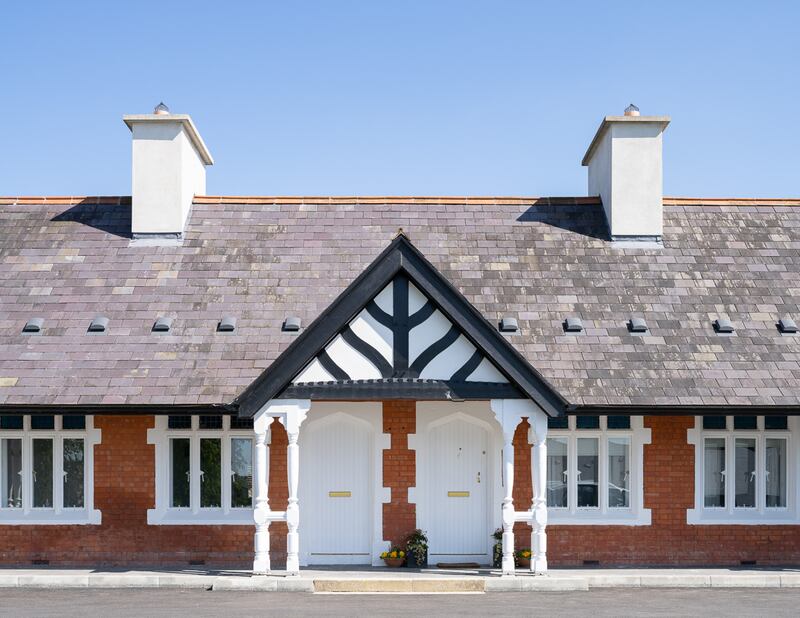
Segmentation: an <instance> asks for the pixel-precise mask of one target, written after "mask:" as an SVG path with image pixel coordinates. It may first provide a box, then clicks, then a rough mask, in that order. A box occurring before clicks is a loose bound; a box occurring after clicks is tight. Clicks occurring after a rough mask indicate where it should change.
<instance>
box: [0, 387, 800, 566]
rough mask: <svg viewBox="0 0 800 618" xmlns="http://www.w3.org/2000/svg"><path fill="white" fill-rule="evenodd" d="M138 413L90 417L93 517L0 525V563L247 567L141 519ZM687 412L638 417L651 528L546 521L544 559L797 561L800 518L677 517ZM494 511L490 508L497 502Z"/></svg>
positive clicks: (398, 497)
mask: <svg viewBox="0 0 800 618" xmlns="http://www.w3.org/2000/svg"><path fill="white" fill-rule="evenodd" d="M415 421H416V414H415V405H414V404H413V403H412V402H385V403H384V406H383V431H384V432H385V433H389V434H390V435H391V448H390V449H389V450H386V451H384V453H383V466H384V486H385V487H389V488H391V490H392V495H391V502H390V503H389V504H385V505H384V506H383V527H384V538H386V539H389V540H391V541H392V542H397V543H399V542H402V540H403V539H404V538H405V537H406V535H407V534H408V533H409V532H410V531H411V530H413V529H414V527H415V516H416V515H415V513H416V510H415V506H414V505H413V504H408V500H407V496H408V488H409V487H410V486H413V485H414V483H415V474H416V472H415V462H414V458H415V453H414V451H410V450H408V434H409V433H415V432H416V422H415ZM153 422H154V421H153V417H149V416H114V417H111V416H100V417H96V418H95V426H96V427H98V428H99V429H101V430H102V443H101V444H100V445H98V446H97V447H96V448H95V508H98V509H100V510H101V511H102V514H103V523H102V525H100V526H0V564H6V565H8V564H17V565H29V564H30V563H31V561H32V560H49V561H50V564H52V565H81V564H83V565H96V566H112V565H126V566H137V565H141V566H159V565H160V566H186V565H187V564H188V563H189V561H195V560H205V562H206V564H207V565H210V566H238V567H245V568H246V567H248V566H249V565H250V564H251V563H252V556H253V554H252V547H253V527H252V526H148V525H147V509H149V508H152V507H153V506H154V490H155V487H154V483H155V480H154V479H155V475H154V465H155V461H154V447H153V446H151V445H149V444H147V429H148V428H150V427H152V426H153ZM692 423H693V419H692V418H689V417H671V418H665V417H662V418H656V417H648V418H646V419H645V426H647V427H650V428H651V429H652V444H650V445H646V446H645V447H644V458H645V476H644V487H645V506H646V507H647V508H649V509H651V515H652V525H651V526H555V525H553V526H549V527H548V546H549V547H548V557H549V560H550V564H551V565H553V566H566V565H581V564H583V561H584V560H598V561H600V563H601V564H604V565H626V564H630V565H636V564H650V565H687V566H688V565H712V564H715V565H738V564H739V563H740V561H742V560H756V561H758V563H759V564H796V563H798V562H800V526H688V525H687V524H686V509H689V508H692V507H693V501H694V471H693V465H692V462H693V461H694V453H693V447H692V446H691V445H689V444H687V443H686V431H687V429H689V427H691V425H692ZM527 429H528V428H527V424H525V423H523V425H521V426H520V427H519V428H518V430H517V433H516V435H515V439H514V443H515V462H516V466H515V468H516V470H515V472H516V474H515V484H514V500H515V503H516V506H517V509H518V510H523V509H525V508H528V506H529V505H530V500H531V485H530V478H531V475H530V465H531V462H530V447H529V446H528V445H527ZM270 454H271V457H270V505H271V506H272V508H274V509H276V510H282V509H284V508H285V506H286V500H287V495H288V489H287V481H286V432H285V431H284V429H283V426H282V425H280V424H279V423H277V422H276V423H274V424H273V425H272V444H271V447H270ZM498 508H499V506H498ZM270 532H271V535H270V537H271V542H272V554H273V562H274V563H275V564H276V565H280V564H282V563H283V562H284V561H285V548H286V527H285V524H282V523H279V524H272V526H271V528H270ZM517 533H518V534H517V546H518V547H527V546H528V545H529V544H530V536H529V535H530V528H529V527H528V526H527V525H525V524H519V525H518V527H517Z"/></svg>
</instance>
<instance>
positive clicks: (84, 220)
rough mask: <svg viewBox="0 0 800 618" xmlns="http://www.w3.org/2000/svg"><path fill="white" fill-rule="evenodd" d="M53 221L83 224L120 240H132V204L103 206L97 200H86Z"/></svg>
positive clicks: (108, 204)
mask: <svg viewBox="0 0 800 618" xmlns="http://www.w3.org/2000/svg"><path fill="white" fill-rule="evenodd" d="M51 221H56V222H67V221H68V222H75V223H81V224H83V225H86V226H89V227H93V228H95V229H97V230H100V231H102V232H105V233H107V234H113V235H114V236H118V237H120V238H131V207H130V204H124V203H123V204H119V203H117V204H113V203H107V204H102V203H98V200H97V198H86V199H85V200H83V201H81V202H79V203H78V204H76V205H74V206H72V207H70V208H69V209H68V210H65V211H64V212H62V213H60V214H58V215H56V216H55V217H53V218H52V219H51Z"/></svg>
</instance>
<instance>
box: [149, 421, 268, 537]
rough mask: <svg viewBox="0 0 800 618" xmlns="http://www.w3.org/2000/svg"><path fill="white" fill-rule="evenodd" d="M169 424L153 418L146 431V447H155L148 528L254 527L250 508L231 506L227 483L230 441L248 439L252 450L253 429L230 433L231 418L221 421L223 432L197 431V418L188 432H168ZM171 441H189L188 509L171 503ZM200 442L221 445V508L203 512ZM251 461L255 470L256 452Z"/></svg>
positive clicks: (253, 440) (231, 430)
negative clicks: (153, 505) (153, 489)
mask: <svg viewBox="0 0 800 618" xmlns="http://www.w3.org/2000/svg"><path fill="white" fill-rule="evenodd" d="M179 416H180V415H179ZM168 424H169V418H168V417H167V416H156V423H155V427H154V428H153V429H148V430H147V443H148V444H153V445H155V447H156V448H155V451H156V452H155V457H156V478H155V482H156V508H154V509H148V511H147V523H148V525H151V526H159V525H215V526H217V525H237V526H241V525H247V524H253V523H254V520H253V506H252V505H251V506H249V507H237V508H232V507H231V506H230V504H231V483H230V479H231V476H232V474H233V472H232V470H231V439H233V438H248V439H250V441H251V443H252V445H253V448H254V449H255V437H256V434H255V432H254V431H253V430H252V429H231V418H230V416H223V417H222V429H200V417H199V416H192V426H191V429H170V428H169V425H168ZM172 438H189V441H190V442H189V453H190V461H189V472H190V474H189V478H190V485H189V496H190V500H189V504H190V506H188V507H173V506H172V505H171V503H170V465H171V461H170V439H172ZM203 438H217V439H219V440H221V441H222V449H221V455H222V482H221V489H222V506H221V507H211V508H209V507H205V508H203V507H201V506H200V440H201V439H203ZM268 442H269V439H268ZM252 457H253V459H252V461H253V465H254V466H255V451H254V452H253V456H252ZM254 490H255V488H254ZM254 501H255V500H254Z"/></svg>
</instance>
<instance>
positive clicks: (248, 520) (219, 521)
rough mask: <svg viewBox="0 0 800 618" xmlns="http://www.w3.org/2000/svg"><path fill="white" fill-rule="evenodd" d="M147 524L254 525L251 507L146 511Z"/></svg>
mask: <svg viewBox="0 0 800 618" xmlns="http://www.w3.org/2000/svg"><path fill="white" fill-rule="evenodd" d="M147 525H148V526H254V525H255V520H254V519H253V509H252V508H249V509H231V510H230V511H229V512H228V513H225V512H224V511H223V510H222V509H213V510H210V511H201V512H199V513H192V512H191V511H190V510H188V509H187V510H185V511H175V510H166V511H159V510H157V509H149V510H148V511H147Z"/></svg>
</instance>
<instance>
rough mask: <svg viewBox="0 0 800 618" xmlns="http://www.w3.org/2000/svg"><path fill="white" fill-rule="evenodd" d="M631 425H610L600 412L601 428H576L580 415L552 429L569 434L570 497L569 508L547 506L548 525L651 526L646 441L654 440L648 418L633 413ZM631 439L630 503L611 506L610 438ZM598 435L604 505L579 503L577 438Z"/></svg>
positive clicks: (561, 434)
mask: <svg viewBox="0 0 800 618" xmlns="http://www.w3.org/2000/svg"><path fill="white" fill-rule="evenodd" d="M630 418H631V428H630V429H607V428H606V421H607V418H606V417H605V416H600V428H599V429H576V422H575V419H576V417H574V416H572V417H570V418H569V429H550V430H549V431H548V434H547V437H548V438H567V440H568V450H567V453H568V461H567V471H568V475H567V478H568V479H569V497H568V499H567V502H568V505H569V506H568V507H567V508H554V507H552V506H548V508H547V522H548V525H556V526H649V525H651V523H652V517H651V511H650V509H646V508H645V507H644V445H645V444H650V443H651V441H652V432H651V430H650V429H648V428H646V427H645V426H644V418H643V417H641V416H631V417H630ZM614 437H620V438H622V437H627V438H629V439H630V449H631V450H630V458H631V462H630V507H629V508H612V507H609V506H608V450H607V449H608V439H609V438H614ZM578 438H598V447H599V451H598V458H599V464H600V467H599V472H600V478H599V484H600V489H599V494H600V495H599V498H600V505H599V506H598V507H592V508H583V507H582V508H578V507H577V483H576V482H573V480H574V479H576V478H577V475H576V470H575V466H576V462H577V439H578Z"/></svg>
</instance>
